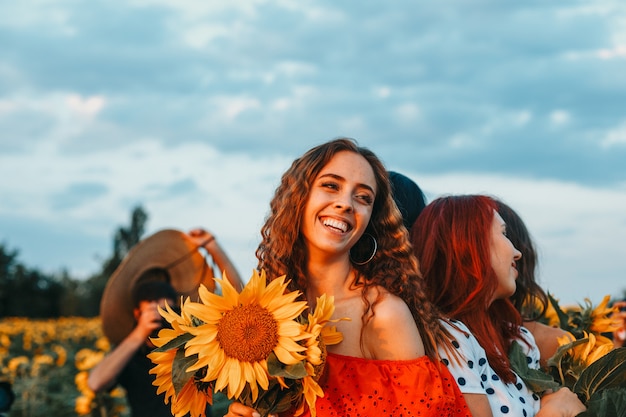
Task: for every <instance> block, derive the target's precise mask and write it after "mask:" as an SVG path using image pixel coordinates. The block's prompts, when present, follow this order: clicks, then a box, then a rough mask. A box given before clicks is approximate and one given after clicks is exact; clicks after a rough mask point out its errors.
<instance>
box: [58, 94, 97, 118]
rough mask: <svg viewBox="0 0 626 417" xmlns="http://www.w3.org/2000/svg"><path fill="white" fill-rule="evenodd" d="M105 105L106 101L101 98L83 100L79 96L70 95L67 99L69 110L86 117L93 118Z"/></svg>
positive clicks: (94, 97) (93, 97)
mask: <svg viewBox="0 0 626 417" xmlns="http://www.w3.org/2000/svg"><path fill="white" fill-rule="evenodd" d="M105 104H106V99H105V98H104V97H102V96H91V97H86V98H83V97H81V96H80V95H79V94H70V95H69V96H68V97H67V105H68V106H69V107H70V109H72V110H74V111H75V112H77V113H80V114H83V115H86V116H95V115H96V114H98V113H100V111H101V110H102V109H103V108H104V105H105Z"/></svg>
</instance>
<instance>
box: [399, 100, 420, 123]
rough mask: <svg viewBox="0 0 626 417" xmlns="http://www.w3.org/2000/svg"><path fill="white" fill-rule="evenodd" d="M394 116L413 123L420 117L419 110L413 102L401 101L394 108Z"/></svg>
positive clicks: (404, 121)
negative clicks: (401, 102)
mask: <svg viewBox="0 0 626 417" xmlns="http://www.w3.org/2000/svg"><path fill="white" fill-rule="evenodd" d="M394 112H395V115H396V118H397V119H398V120H399V121H401V122H403V123H413V122H415V121H416V120H418V119H419V118H420V115H421V110H420V108H419V106H418V105H417V104H415V103H403V104H400V105H399V106H396V108H395V109H394Z"/></svg>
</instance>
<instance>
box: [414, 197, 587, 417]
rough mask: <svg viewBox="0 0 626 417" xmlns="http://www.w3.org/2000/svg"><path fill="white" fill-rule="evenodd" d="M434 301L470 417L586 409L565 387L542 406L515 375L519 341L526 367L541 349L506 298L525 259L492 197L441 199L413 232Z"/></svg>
mask: <svg viewBox="0 0 626 417" xmlns="http://www.w3.org/2000/svg"><path fill="white" fill-rule="evenodd" d="M411 241H412V243H413V246H414V250H415V253H416V255H417V258H418V260H419V262H420V269H421V272H422V275H423V277H424V279H425V283H426V292H427V295H428V296H429V298H430V299H431V301H433V302H434V304H435V305H437V306H438V307H439V309H440V311H441V312H442V313H443V314H444V315H445V316H447V317H448V318H449V319H450V323H451V324H449V325H448V328H449V331H450V333H451V334H452V335H453V338H454V339H455V340H454V346H455V348H456V352H454V353H453V354H452V355H450V354H449V353H450V352H447V351H446V350H445V349H440V354H441V355H442V357H443V358H444V362H445V363H446V364H447V365H448V368H449V369H450V371H451V373H452V374H453V375H454V376H455V378H456V380H457V383H458V384H459V388H460V389H461V392H463V394H464V396H465V399H466V401H467V403H468V406H469V407H470V410H471V412H472V415H473V416H520V417H522V416H523V417H532V416H537V417H539V416H560V417H561V416H562V417H570V416H575V415H577V414H578V413H580V412H582V411H584V410H585V406H584V405H583V404H582V403H581V402H580V401H579V400H578V397H577V396H576V395H575V394H574V393H572V392H571V391H569V390H567V389H565V388H563V389H560V390H558V391H557V392H555V393H549V394H546V395H544V396H543V398H542V399H541V400H540V399H539V396H538V395H537V394H536V393H534V392H532V391H531V390H530V389H529V388H528V387H527V386H526V385H525V384H524V382H523V381H522V380H521V378H520V377H519V376H518V375H517V374H516V373H515V372H514V371H513V370H512V369H511V364H510V361H509V358H508V356H507V353H508V352H509V349H510V348H511V346H512V344H513V342H515V341H519V342H520V343H519V344H520V345H521V347H522V348H523V349H524V351H525V354H526V355H527V362H528V363H529V366H532V367H534V368H538V367H539V350H538V349H537V345H536V344H535V340H534V338H533V336H532V335H531V334H530V332H528V331H527V330H526V329H525V328H524V327H522V317H521V316H520V313H519V312H518V311H517V309H516V308H515V307H514V305H513V304H512V303H511V301H510V299H509V297H510V296H511V295H512V294H513V293H514V292H515V287H516V281H515V280H516V278H517V269H516V267H515V265H516V261H517V260H519V259H520V257H521V253H520V252H519V251H518V250H517V249H516V248H515V247H514V246H513V244H512V243H511V242H510V241H509V239H508V238H507V236H506V225H505V223H504V221H503V220H502V218H501V217H500V215H499V214H498V212H497V205H496V202H495V201H494V200H493V199H492V198H490V197H487V196H480V195H462V196H446V197H440V198H438V199H436V200H434V201H432V202H431V203H430V204H429V205H428V206H427V207H426V208H425V209H424V211H422V213H421V214H420V216H419V217H418V219H417V221H416V222H415V224H414V225H413V227H412V229H411Z"/></svg>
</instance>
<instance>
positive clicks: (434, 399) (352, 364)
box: [304, 353, 471, 417]
mask: <svg viewBox="0 0 626 417" xmlns="http://www.w3.org/2000/svg"><path fill="white" fill-rule="evenodd" d="M320 386H321V387H322V389H323V390H324V397H323V398H318V399H317V402H316V407H315V409H316V412H317V417H328V416H338V417H358V416H396V417H400V416H402V417H408V416H421V417H424V416H429V417H471V414H470V411H469V409H468V407H467V404H466V403H465V400H464V398H463V394H462V393H461V391H460V390H459V387H458V386H457V384H456V382H455V381H454V378H453V377H452V375H451V374H450V372H449V371H448V369H447V368H446V366H445V365H443V364H440V365H438V364H436V363H434V362H433V361H432V360H431V359H429V358H428V357H425V356H424V357H421V358H418V359H413V360H408V361H389V360H370V359H362V358H355V357H350V356H343V355H337V354H333V353H328V356H327V358H326V366H325V369H324V375H323V377H322V379H321V380H320ZM304 415H305V416H310V413H309V411H308V410H307V412H305V414H304Z"/></svg>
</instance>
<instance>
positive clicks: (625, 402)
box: [577, 388, 626, 417]
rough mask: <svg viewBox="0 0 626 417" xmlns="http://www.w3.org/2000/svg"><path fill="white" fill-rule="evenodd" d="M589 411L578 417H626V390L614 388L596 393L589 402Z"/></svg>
mask: <svg viewBox="0 0 626 417" xmlns="http://www.w3.org/2000/svg"><path fill="white" fill-rule="evenodd" d="M586 406H587V411H584V412H582V413H581V414H579V415H578V416H577V417H623V416H626V388H612V389H606V390H603V391H598V392H595V393H594V394H593V395H592V396H591V398H589V401H587V404H586Z"/></svg>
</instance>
